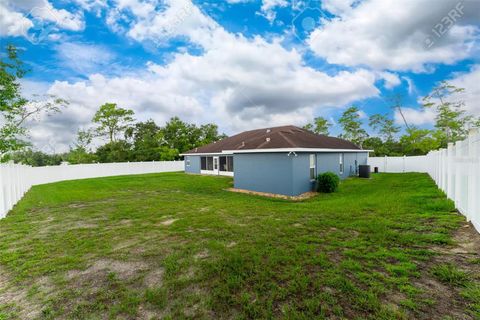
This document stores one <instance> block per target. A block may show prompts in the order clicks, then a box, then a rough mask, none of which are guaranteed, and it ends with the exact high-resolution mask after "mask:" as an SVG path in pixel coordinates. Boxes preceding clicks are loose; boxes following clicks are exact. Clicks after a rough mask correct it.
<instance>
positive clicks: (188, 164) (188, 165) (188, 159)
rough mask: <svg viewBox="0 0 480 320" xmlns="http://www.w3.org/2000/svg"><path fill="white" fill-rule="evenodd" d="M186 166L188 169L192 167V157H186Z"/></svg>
mask: <svg viewBox="0 0 480 320" xmlns="http://www.w3.org/2000/svg"><path fill="white" fill-rule="evenodd" d="M185 165H186V166H187V167H190V156H186V157H185Z"/></svg>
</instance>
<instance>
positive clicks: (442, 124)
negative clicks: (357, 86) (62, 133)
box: [0, 45, 480, 166]
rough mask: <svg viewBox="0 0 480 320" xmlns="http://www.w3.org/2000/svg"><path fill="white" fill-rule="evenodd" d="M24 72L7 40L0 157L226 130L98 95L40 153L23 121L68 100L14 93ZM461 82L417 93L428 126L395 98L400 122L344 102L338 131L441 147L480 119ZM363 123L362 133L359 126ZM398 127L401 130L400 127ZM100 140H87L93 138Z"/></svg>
mask: <svg viewBox="0 0 480 320" xmlns="http://www.w3.org/2000/svg"><path fill="white" fill-rule="evenodd" d="M27 72H29V70H28V69H26V68H25V66H24V64H23V62H22V61H21V59H20V58H19V55H18V50H17V48H16V47H14V46H12V45H9V46H7V49H6V54H5V55H4V56H0V162H5V161H8V160H14V161H15V162H22V163H25V164H30V165H33V166H43V165H57V164H60V163H61V162H63V161H67V162H69V163H72V164H78V163H94V162H125V161H162V160H176V159H179V158H180V154H181V153H183V152H185V151H188V150H191V149H193V148H196V147H199V146H202V145H205V144H208V143H211V142H214V141H217V140H220V139H222V138H224V137H226V136H225V135H224V134H220V133H219V132H218V126H217V125H216V124H213V123H209V124H204V125H200V126H197V125H195V124H191V123H187V122H185V121H182V120H181V119H180V118H178V117H173V118H171V119H170V120H169V121H167V122H166V123H165V124H164V125H163V126H160V125H158V124H157V123H155V121H153V120H147V121H138V122H137V121H135V114H134V112H133V110H130V109H125V108H121V107H119V106H117V104H115V103H105V104H103V105H101V106H99V109H98V110H97V112H96V113H95V115H94V116H93V118H92V121H91V125H90V126H89V127H90V129H80V130H78V132H77V135H76V138H75V141H74V142H73V144H72V145H71V146H70V150H69V151H68V152H65V153H62V154H46V153H44V152H41V151H38V150H35V149H34V148H33V147H32V145H31V143H30V141H29V137H28V129H27V126H26V123H27V121H29V120H32V119H35V118H36V117H38V116H39V115H45V114H46V115H52V114H55V113H58V112H61V111H62V109H63V108H65V107H67V106H68V104H69V103H68V101H66V100H64V99H61V98H58V97H56V96H53V95H47V96H43V97H40V98H39V99H37V100H35V99H26V98H25V97H23V96H22V94H21V86H20V80H21V79H22V78H23V76H24V75H25V74H26V73H27ZM463 91H464V89H462V88H457V87H455V86H453V85H452V84H450V83H448V82H446V81H442V82H440V83H439V84H438V85H437V86H436V87H435V88H433V90H432V91H431V93H430V94H429V95H427V96H425V97H424V98H423V108H425V109H433V110H434V111H435V114H436V118H435V126H434V128H432V129H424V128H419V127H417V126H414V125H412V124H410V123H408V121H407V120H406V118H405V117H404V116H403V115H404V114H403V107H402V106H401V103H400V101H401V98H399V97H397V98H396V99H395V103H394V104H393V106H392V109H393V110H395V111H397V112H398V113H399V115H400V116H401V117H402V119H403V125H404V128H403V129H404V130H403V131H402V127H401V126H399V125H397V124H396V123H395V121H394V120H393V119H392V118H391V115H390V114H388V113H387V114H374V115H371V116H370V117H369V118H368V119H367V120H366V121H364V119H362V117H361V116H360V113H359V111H360V110H359V109H358V108H357V107H355V106H351V107H350V108H348V109H346V110H345V112H343V114H342V116H341V117H340V119H339V120H338V123H339V125H340V127H341V129H342V132H341V134H340V135H339V137H341V138H344V139H347V140H350V141H352V142H353V143H355V144H357V145H359V146H361V147H363V148H364V149H371V150H374V152H373V154H372V155H373V156H384V155H389V156H401V155H422V154H426V153H428V152H429V151H431V150H436V149H438V148H444V147H446V146H447V144H448V143H449V142H455V141H458V140H462V139H464V138H465V136H466V135H467V131H468V129H469V128H471V127H474V126H480V120H479V119H478V118H474V117H472V116H470V115H467V113H466V111H465V103H464V102H463V101H462V100H461V99H459V98H458V96H459V95H458V93H461V92H463ZM366 125H368V126H369V127H370V128H371V132H370V134H368V133H367V131H366V130H365V126H366ZM331 126H332V123H330V122H329V121H328V120H327V119H325V118H323V117H317V118H315V119H314V121H313V122H312V123H308V124H306V125H305V126H304V128H305V129H307V130H310V131H313V132H315V133H317V134H325V135H329V131H330V128H331ZM401 132H403V134H400V133H401ZM98 139H101V141H103V142H104V143H103V144H101V145H100V146H98V147H97V148H94V146H93V142H94V140H97V141H98Z"/></svg>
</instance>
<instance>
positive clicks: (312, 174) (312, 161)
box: [310, 154, 315, 180]
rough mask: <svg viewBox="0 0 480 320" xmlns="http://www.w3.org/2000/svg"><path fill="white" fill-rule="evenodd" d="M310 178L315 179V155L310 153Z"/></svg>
mask: <svg viewBox="0 0 480 320" xmlns="http://www.w3.org/2000/svg"><path fill="white" fill-rule="evenodd" d="M310 180H315V155H314V154H311V155H310Z"/></svg>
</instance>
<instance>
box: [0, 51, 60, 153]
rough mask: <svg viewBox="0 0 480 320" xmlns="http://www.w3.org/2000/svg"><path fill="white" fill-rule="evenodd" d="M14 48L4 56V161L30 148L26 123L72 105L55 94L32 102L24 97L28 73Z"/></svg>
mask: <svg viewBox="0 0 480 320" xmlns="http://www.w3.org/2000/svg"><path fill="white" fill-rule="evenodd" d="M28 71H29V70H27V69H26V68H25V67H24V64H23V62H22V60H21V59H20V57H19V54H18V49H17V48H16V47H15V46H13V45H8V46H7V47H6V55H5V56H1V55H0V161H5V160H8V159H9V156H10V155H11V154H12V153H13V152H15V151H18V150H20V149H22V148H24V147H26V146H28V145H30V143H29V141H28V140H27V138H28V129H27V127H26V123H27V121H29V120H32V119H35V117H36V116H38V115H40V114H47V115H50V114H53V113H56V112H60V108H61V107H65V106H66V105H67V104H68V102H67V101H65V100H64V99H60V98H57V97H56V96H53V95H46V96H44V97H41V98H40V100H34V101H31V100H28V99H26V98H25V97H23V96H22V94H21V86H20V79H22V78H23V77H24V76H25V74H26V73H27V72H28Z"/></svg>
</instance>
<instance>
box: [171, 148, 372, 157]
mask: <svg viewBox="0 0 480 320" xmlns="http://www.w3.org/2000/svg"><path fill="white" fill-rule="evenodd" d="M273 152H373V150H359V149H328V148H276V149H275V148H272V149H246V150H224V151H222V152H221V153H218V152H215V153H182V154H180V155H181V156H205V155H208V156H214V155H232V154H235V153H273Z"/></svg>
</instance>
